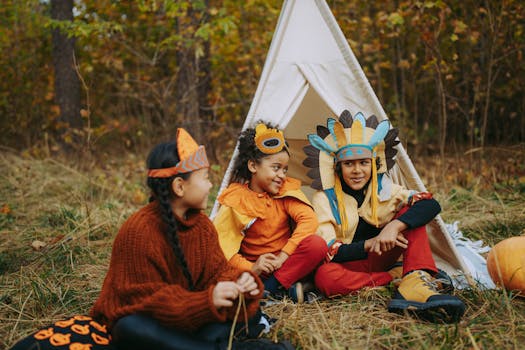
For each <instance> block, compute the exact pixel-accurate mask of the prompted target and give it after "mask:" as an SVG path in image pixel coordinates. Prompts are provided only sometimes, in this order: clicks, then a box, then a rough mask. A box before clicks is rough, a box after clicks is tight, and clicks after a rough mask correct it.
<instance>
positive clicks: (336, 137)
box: [303, 111, 465, 322]
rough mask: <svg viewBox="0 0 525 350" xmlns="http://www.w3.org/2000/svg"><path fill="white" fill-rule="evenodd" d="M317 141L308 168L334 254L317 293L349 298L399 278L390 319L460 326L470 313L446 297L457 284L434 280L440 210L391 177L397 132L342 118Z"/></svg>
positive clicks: (318, 278)
mask: <svg viewBox="0 0 525 350" xmlns="http://www.w3.org/2000/svg"><path fill="white" fill-rule="evenodd" d="M317 133H318V134H311V135H308V140H309V142H310V145H308V146H306V147H305V149H304V150H305V152H306V154H307V155H308V157H307V159H305V161H304V162H303V164H304V165H305V166H307V167H310V168H312V170H310V171H309V173H308V175H309V176H310V177H311V178H312V179H313V180H314V181H313V182H312V184H311V186H312V187H313V188H314V189H316V190H318V191H317V192H316V193H315V194H314V196H313V199H312V204H313V207H314V210H315V212H316V214H317V216H318V219H319V225H320V226H319V230H318V233H319V234H320V235H321V236H322V237H323V238H324V239H325V240H326V242H327V244H328V246H329V252H328V254H327V258H326V260H325V261H326V263H325V264H324V265H322V266H321V267H320V268H319V269H318V270H317V273H316V275H315V283H316V286H317V288H318V289H319V290H320V291H321V292H322V293H323V294H325V295H327V296H335V295H346V294H349V293H352V292H356V291H358V290H360V289H362V288H363V287H374V286H383V285H387V284H388V283H390V282H391V281H392V280H393V279H394V278H397V282H398V289H397V292H396V293H395V294H394V297H393V299H392V300H391V302H390V303H389V306H388V309H389V310H390V311H392V312H404V310H410V311H411V312H414V313H415V314H416V316H418V317H421V318H425V319H429V320H443V321H446V322H449V321H457V320H458V319H459V318H460V317H461V315H462V314H463V312H464V309H465V306H464V304H463V302H462V301H461V300H460V299H458V298H457V297H455V296H452V295H447V294H441V293H440V291H439V288H441V287H444V286H447V287H449V289H450V287H451V286H452V284H451V283H450V280H448V281H446V283H445V282H443V283H440V281H441V279H436V278H437V277H441V276H442V275H444V272H443V271H441V270H438V269H437V268H436V264H435V262H434V258H433V256H432V252H431V250H430V244H429V241H428V236H427V233H426V229H425V225H426V224H427V223H429V222H430V221H431V220H432V219H433V218H434V217H435V216H436V215H437V214H438V213H439V212H440V210H441V208H440V205H439V203H438V202H437V201H436V200H435V199H433V198H432V194H430V193H428V192H422V193H417V192H416V191H410V190H407V189H406V188H404V187H403V186H400V185H397V184H394V183H393V182H392V181H391V180H390V178H389V177H388V174H387V172H388V170H389V169H390V168H391V167H392V166H393V165H394V163H395V161H394V156H395V154H396V152H397V151H396V150H395V148H394V146H395V145H396V144H397V143H399V141H398V140H397V134H398V131H397V129H391V128H390V123H389V122H388V120H383V121H382V122H380V123H379V122H378V121H377V118H376V117H375V116H371V117H369V118H368V119H365V117H364V115H363V114H362V113H357V114H356V115H355V116H354V117H353V118H352V116H351V114H350V113H349V112H348V111H344V112H343V113H342V114H341V116H340V118H339V120H338V121H337V120H335V119H332V118H329V119H328V121H327V127H324V126H318V127H317ZM399 258H402V261H401V262H398V260H399ZM399 279H400V282H399Z"/></svg>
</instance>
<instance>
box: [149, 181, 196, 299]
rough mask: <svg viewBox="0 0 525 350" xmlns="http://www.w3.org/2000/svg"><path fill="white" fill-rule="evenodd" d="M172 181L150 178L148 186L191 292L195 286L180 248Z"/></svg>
mask: <svg viewBox="0 0 525 350" xmlns="http://www.w3.org/2000/svg"><path fill="white" fill-rule="evenodd" d="M172 181H173V178H158V179H154V178H149V179H148V185H149V186H150V188H151V189H152V191H153V193H154V195H155V197H156V198H157V199H158V201H159V204H160V208H161V211H162V213H161V215H162V220H163V221H164V223H165V224H166V225H167V232H166V237H167V238H168V241H169V242H170V244H171V247H172V249H173V252H174V253H175V256H176V257H177V260H178V261H179V263H180V264H181V267H182V272H183V273H184V276H185V277H186V279H187V280H188V284H189V290H194V289H195V285H194V284H193V278H192V276H191V272H190V270H189V268H188V263H187V261H186V258H185V257H184V251H183V250H182V248H181V246H180V242H179V236H178V234H177V231H178V225H177V220H175V215H174V214H173V209H172V208H171V201H170V198H171V196H172V194H171V185H170V184H171V183H172Z"/></svg>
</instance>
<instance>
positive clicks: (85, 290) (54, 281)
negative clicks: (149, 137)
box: [0, 146, 525, 349]
mask: <svg viewBox="0 0 525 350" xmlns="http://www.w3.org/2000/svg"><path fill="white" fill-rule="evenodd" d="M512 152H514V150H511V153H512ZM512 154H514V153H512ZM515 154H516V155H517V156H515V157H512V158H509V159H500V158H498V157H495V158H494V159H495V160H494V161H493V162H490V163H489V162H485V163H483V161H480V162H477V163H476V164H477V165H476V166H472V167H471V168H469V165H468V164H463V166H462V167H457V166H456V167H454V164H456V165H457V163H454V161H456V160H457V159H455V158H451V159H447V161H446V162H445V163H443V162H441V161H439V160H436V159H425V162H424V163H423V162H422V160H419V159H418V160H416V161H415V163H416V168H417V169H418V170H419V169H422V170H420V174H421V175H422V177H423V179H424V182H425V183H427V184H429V188H430V189H431V190H432V191H433V192H434V193H435V195H436V196H437V197H438V199H439V200H440V202H441V204H442V206H443V209H444V211H443V214H442V216H443V218H444V220H445V221H446V222H453V221H456V220H459V221H460V228H461V230H462V231H463V232H464V233H465V234H466V235H467V236H469V237H471V238H474V239H483V240H484V241H485V242H487V243H489V244H494V243H495V242H497V241H499V240H501V239H502V238H504V237H509V236H512V235H518V234H520V233H524V231H523V230H524V229H525V209H524V205H523V204H524V203H525V181H524V176H525V165H524V164H525V159H523V158H524V157H525V156H524V154H525V152H523V147H522V146H521V147H520V148H518V151H517V152H516V153H515ZM72 164H74V162H67V163H64V162H60V161H56V160H53V159H44V160H37V159H27V158H23V157H20V156H18V155H15V154H12V153H9V152H3V153H0V198H1V199H0V324H1V327H0V348H6V347H9V346H10V345H12V344H13V343H14V342H15V341H16V340H17V339H19V338H20V337H22V336H24V335H27V334H29V333H31V332H33V331H34V330H36V329H37V328H38V327H41V326H44V325H46V324H48V323H50V322H52V321H54V320H57V319H61V318H65V317H68V316H70V315H71V314H73V313H86V312H88V310H89V308H90V306H91V304H92V303H93V301H94V299H95V298H96V296H97V294H98V291H99V288H100V286H101V284H102V279H103V277H104V274H105V271H106V266H107V263H108V259H109V254H110V249H111V242H112V239H113V237H114V235H115V233H116V232H117V230H118V228H119V226H120V225H121V224H122V222H123V221H124V220H125V218H126V217H128V216H129V215H130V214H131V213H132V212H133V211H135V210H136V209H137V208H138V207H139V206H140V205H142V203H145V201H146V196H145V189H144V186H143V173H144V168H143V163H142V160H141V159H140V160H139V159H138V158H133V157H132V156H129V157H128V158H126V159H121V160H119V161H118V162H117V161H114V162H113V163H112V162H109V163H106V164H105V165H104V166H103V167H101V166H96V165H95V164H89V165H85V164H83V165H82V166H79V165H72ZM422 164H426V167H423V166H422ZM428 164H431V165H428ZM441 168H443V169H446V171H445V172H443V173H442V174H441V175H440V174H437V173H435V172H433V171H432V169H441ZM80 169H87V170H80ZM443 174H445V175H443ZM486 174H489V175H487V176H485V175H486ZM215 177H216V178H220V174H215ZM216 183H218V181H216ZM452 184H453V185H452ZM35 241H41V242H44V243H45V246H44V247H43V248H41V249H40V250H34V249H32V248H31V244H32V243H33V242H35ZM390 293H391V291H389V290H388V289H387V288H383V289H371V290H366V291H363V292H361V293H359V294H357V295H354V296H348V297H344V298H338V299H332V300H323V301H320V302H316V303H313V304H307V305H295V304H292V303H288V302H283V303H281V304H276V305H272V306H267V307H265V311H266V312H267V313H268V314H270V315H271V316H273V317H277V318H279V321H278V322H277V324H276V325H275V327H274V328H273V330H272V333H271V334H270V336H271V337H276V338H280V339H283V338H286V339H289V340H291V341H292V342H293V343H294V344H295V345H297V346H298V347H300V348H302V349H406V348H414V349H465V348H467V349H519V348H522V347H523V345H522V344H524V343H525V298H516V297H515V296H513V295H511V294H509V293H506V292H503V291H496V290H493V291H479V290H469V291H460V292H457V293H458V295H459V296H460V297H461V298H462V299H463V300H465V302H466V303H467V311H466V314H465V316H464V317H463V319H462V320H461V322H460V323H459V324H457V325H436V324H431V323H425V322H420V321H417V320H414V319H412V318H410V317H405V316H400V315H394V314H390V313H388V312H387V311H386V305H387V303H388V301H389V298H390Z"/></svg>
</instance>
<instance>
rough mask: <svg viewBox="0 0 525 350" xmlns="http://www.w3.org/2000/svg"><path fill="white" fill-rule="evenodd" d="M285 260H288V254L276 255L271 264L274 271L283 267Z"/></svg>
mask: <svg viewBox="0 0 525 350" xmlns="http://www.w3.org/2000/svg"><path fill="white" fill-rule="evenodd" d="M286 259H288V254H286V253H285V252H283V251H281V252H280V253H279V254H277V256H276V257H275V260H274V262H273V268H274V271H275V270H277V269H280V268H281V266H283V264H284V262H285V261H286Z"/></svg>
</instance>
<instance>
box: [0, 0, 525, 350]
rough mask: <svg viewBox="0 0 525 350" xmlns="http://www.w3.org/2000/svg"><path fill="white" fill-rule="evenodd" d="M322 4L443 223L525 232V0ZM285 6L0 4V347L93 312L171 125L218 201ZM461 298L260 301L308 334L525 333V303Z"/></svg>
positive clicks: (432, 341)
mask: <svg viewBox="0 0 525 350" xmlns="http://www.w3.org/2000/svg"><path fill="white" fill-rule="evenodd" d="M299 1H300V0H299ZM327 3H328V5H329V6H330V8H331V9H332V11H333V13H334V15H335V17H336V19H337V21H338V23H339V25H340V26H341V29H342V31H343V33H344V35H345V36H346V38H347V39H348V41H349V44H350V46H351V47H352V49H353V51H354V53H355V55H356V56H357V59H358V61H359V62H360V64H361V65H362V68H363V70H364V72H365V75H366V76H367V78H368V79H369V81H370V83H371V85H372V88H373V89H374V91H375V92H376V94H377V95H378V98H379V100H380V101H381V103H382V105H383V107H384V109H385V111H386V113H387V115H388V117H389V118H390V119H391V121H392V123H393V124H394V126H396V127H398V128H400V138H401V141H402V142H403V144H404V146H405V147H406V149H407V151H408V153H409V155H410V157H411V158H412V160H413V162H414V163H415V166H416V169H417V171H418V172H419V174H420V175H421V176H422V178H423V182H424V183H425V185H427V188H429V190H431V191H432V192H434V195H435V196H436V198H437V199H438V200H439V202H440V204H441V205H442V208H443V212H442V217H443V218H444V220H445V222H447V223H452V222H454V221H459V222H460V228H461V230H463V232H464V234H465V235H466V236H467V237H469V238H471V239H473V240H477V239H482V240H483V242H484V243H485V244H487V245H494V244H495V243H497V242H498V241H500V240H502V239H504V238H506V237H510V236H516V235H519V234H525V208H524V205H523V204H524V203H525V116H524V112H525V65H524V62H523V56H524V51H525V3H523V1H518V0H486V1H484V0H475V1H473V0H463V1H459V0H446V1H443V0H435V1H432V0H429V1H415V0H413V1H402V0H378V1H356V0H328V1H327ZM281 6H282V1H280V0H279V1H277V0H246V1H240V0H239V1H233V0H223V1H217V0H193V1H189V0H179V1H171V0H136V1H114V0H111V1H110V0H97V1H95V0H75V1H73V0H0V52H1V55H0V324H1V326H0V348H6V347H8V346H10V345H11V344H13V343H14V342H15V341H16V340H17V339H19V338H20V337H21V336H24V335H27V334H29V333H31V332H33V331H34V330H35V329H37V327H40V326H44V325H46V324H48V323H50V322H52V321H55V320H57V319H61V318H66V317H69V316H71V314H73V313H86V312H88V311H89V308H90V307H91V305H92V303H93V301H94V299H95V298H96V297H97V295H98V292H99V290H100V287H101V284H102V279H103V277H104V274H105V271H106V269H107V265H108V261H109V255H110V252H111V243H112V240H113V237H114V235H115V234H116V232H117V231H118V228H119V227H120V225H121V224H122V223H123V221H124V220H125V218H126V217H127V216H129V215H130V214H131V213H132V212H134V211H135V210H136V209H137V208H138V207H140V206H141V205H143V204H144V203H145V202H146V201H147V191H146V188H145V184H144V174H145V165H144V159H145V156H146V153H147V151H148V150H149V149H150V147H151V146H152V145H153V144H156V143H158V142H160V141H163V140H168V139H172V138H173V135H174V132H175V129H176V128H177V127H185V128H186V129H188V130H189V131H190V132H191V133H192V135H194V136H195V138H196V139H197V140H198V141H199V143H204V144H206V146H207V152H208V156H209V157H210V160H211V163H212V164H213V166H212V168H211V169H212V171H211V175H212V181H213V182H214V184H215V185H216V187H215V188H214V193H212V196H210V204H211V203H212V202H213V201H214V199H215V198H214V195H215V194H216V190H217V185H218V184H219V182H220V180H221V178H222V175H223V173H224V170H225V167H226V165H227V163H228V161H229V159H230V157H231V154H232V152H233V148H234V146H235V140H236V137H237V135H238V132H239V131H240V129H241V127H242V124H243V122H244V119H245V116H246V114H247V112H248V109H249V107H250V103H251V99H252V97H253V94H254V92H255V89H256V86H257V83H258V79H259V77H260V74H261V71H262V68H263V64H264V61H265V57H266V53H267V50H268V48H269V45H270V41H271V38H272V34H273V30H274V28H275V25H276V23H277V19H278V16H279V12H280V9H281ZM365 114H366V113H365ZM312 127H313V126H312ZM459 295H460V297H462V299H463V300H464V301H465V302H466V304H467V311H466V314H465V316H464V317H463V319H462V321H461V323H460V324H456V325H447V326H443V325H440V326H436V325H432V324H424V323H423V324H422V323H420V322H418V321H416V320H412V319H410V318H405V317H402V316H401V317H400V316H398V315H392V314H389V313H388V312H386V311H385V306H386V304H387V303H388V300H389V298H390V291H388V290H386V291H385V290H383V291H377V290H376V291H368V292H364V293H360V294H358V295H357V296H348V297H346V298H343V299H338V300H328V301H323V302H320V303H313V304H308V305H294V304H290V303H284V304H281V305H274V306H272V307H269V308H267V309H266V311H267V312H268V313H269V314H270V315H272V316H275V317H277V318H279V319H280V320H281V321H279V323H278V324H277V325H276V327H275V328H274V330H273V331H272V334H271V335H270V336H271V337H275V338H277V337H279V338H287V339H290V340H292V342H293V343H294V344H295V345H297V346H299V348H303V349H320V348H322V349H338V348H341V349H343V348H345V349H347V348H350V349H353V348H355V349H363V348H373V349H375V348H379V349H383V348H384V349H406V348H418V349H420V348H444V349H459V348H471V349H481V348H487V349H491V348H497V349H518V348H520V347H521V346H522V344H523V342H525V318H524V317H525V302H524V301H525V299H523V298H517V297H516V295H515V294H513V293H511V292H509V293H507V292H504V291H501V290H498V291H483V290H477V289H473V290H466V291H461V292H459ZM502 311H504V312H502Z"/></svg>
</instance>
